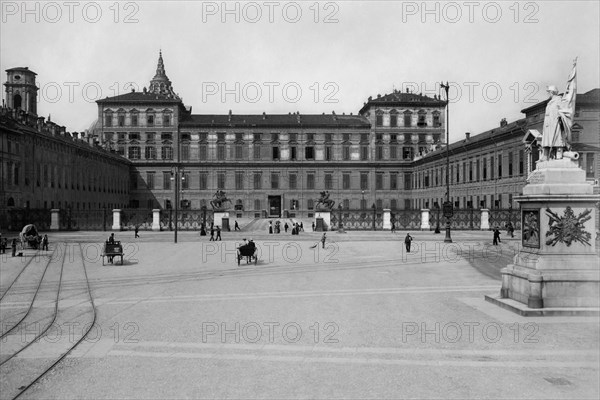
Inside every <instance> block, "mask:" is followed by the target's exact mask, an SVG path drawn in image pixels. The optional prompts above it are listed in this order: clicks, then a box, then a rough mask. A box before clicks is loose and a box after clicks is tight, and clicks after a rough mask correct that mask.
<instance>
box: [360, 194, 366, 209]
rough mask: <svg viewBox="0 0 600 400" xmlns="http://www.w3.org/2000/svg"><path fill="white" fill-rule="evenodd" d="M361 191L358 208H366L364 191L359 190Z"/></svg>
mask: <svg viewBox="0 0 600 400" xmlns="http://www.w3.org/2000/svg"><path fill="white" fill-rule="evenodd" d="M361 193H362V202H361V203H360V208H367V205H366V204H365V191H364V190H363V191H361Z"/></svg>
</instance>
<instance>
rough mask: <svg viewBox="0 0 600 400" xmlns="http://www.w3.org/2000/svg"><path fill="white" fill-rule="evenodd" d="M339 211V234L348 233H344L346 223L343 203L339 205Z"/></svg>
mask: <svg viewBox="0 0 600 400" xmlns="http://www.w3.org/2000/svg"><path fill="white" fill-rule="evenodd" d="M338 210H339V212H340V217H339V222H338V233H346V231H344V223H343V222H342V203H340V204H338Z"/></svg>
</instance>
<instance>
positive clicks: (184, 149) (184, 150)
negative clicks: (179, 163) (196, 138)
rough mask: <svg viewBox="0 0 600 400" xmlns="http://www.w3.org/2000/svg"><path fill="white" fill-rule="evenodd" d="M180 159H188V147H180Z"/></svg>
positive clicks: (186, 145)
mask: <svg viewBox="0 0 600 400" xmlns="http://www.w3.org/2000/svg"><path fill="white" fill-rule="evenodd" d="M181 159H182V160H184V161H187V160H189V159H190V145H188V144H184V145H181Z"/></svg>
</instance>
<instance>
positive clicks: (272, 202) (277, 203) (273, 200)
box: [268, 196, 281, 218]
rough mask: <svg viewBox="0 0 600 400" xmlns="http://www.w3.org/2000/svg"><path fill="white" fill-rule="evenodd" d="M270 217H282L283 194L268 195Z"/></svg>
mask: <svg viewBox="0 0 600 400" xmlns="http://www.w3.org/2000/svg"><path fill="white" fill-rule="evenodd" d="M268 201H269V218H281V196H268Z"/></svg>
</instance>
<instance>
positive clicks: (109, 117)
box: [104, 109, 172, 127]
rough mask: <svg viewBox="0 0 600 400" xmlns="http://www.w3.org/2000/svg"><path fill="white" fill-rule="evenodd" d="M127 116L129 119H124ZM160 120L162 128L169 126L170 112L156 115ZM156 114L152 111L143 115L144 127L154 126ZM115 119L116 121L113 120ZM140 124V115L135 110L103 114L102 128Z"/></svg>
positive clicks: (108, 111)
mask: <svg viewBox="0 0 600 400" xmlns="http://www.w3.org/2000/svg"><path fill="white" fill-rule="evenodd" d="M127 114H129V115H128V117H129V118H126V116H127ZM158 114H159V115H160V116H162V118H161V122H162V126H171V123H172V112H171V111H170V110H164V111H162V112H160V113H158ZM156 116H157V112H155V111H154V110H152V109H148V110H146V112H145V113H144V118H145V122H146V123H145V126H155V123H156V122H157V119H156ZM115 117H116V119H115ZM139 123H140V113H139V112H138V111H137V110H132V111H130V112H129V113H126V112H125V111H117V112H114V113H113V112H112V111H110V110H107V111H105V112H104V126H105V127H107V126H108V127H111V126H139Z"/></svg>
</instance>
